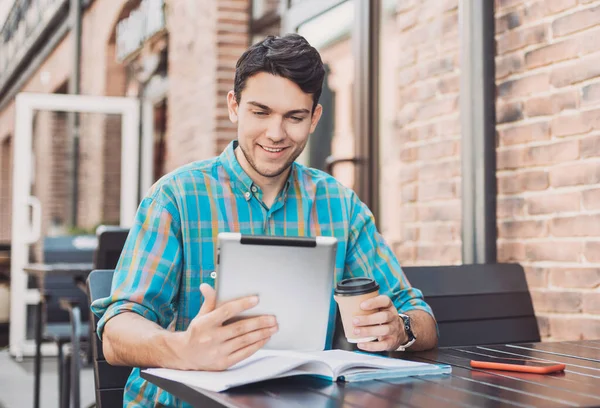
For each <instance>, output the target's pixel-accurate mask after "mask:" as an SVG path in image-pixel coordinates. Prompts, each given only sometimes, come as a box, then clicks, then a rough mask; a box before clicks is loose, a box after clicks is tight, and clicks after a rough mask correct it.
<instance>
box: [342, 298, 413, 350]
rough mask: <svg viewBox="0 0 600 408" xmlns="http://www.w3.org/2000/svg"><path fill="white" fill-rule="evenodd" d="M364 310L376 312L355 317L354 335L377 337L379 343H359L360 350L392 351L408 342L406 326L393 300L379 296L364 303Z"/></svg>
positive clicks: (362, 306)
mask: <svg viewBox="0 0 600 408" xmlns="http://www.w3.org/2000/svg"><path fill="white" fill-rule="evenodd" d="M360 306H361V309H362V310H366V311H369V310H371V311H376V312H375V313H372V314H370V315H367V316H355V317H354V320H353V323H354V333H355V334H359V335H360V337H377V339H378V340H379V341H374V342H369V343H358V348H360V349H361V350H365V351H373V352H377V351H392V350H396V349H397V348H398V347H399V346H400V345H402V344H405V343H406V342H407V341H408V336H407V335H406V332H405V331H404V326H403V325H402V321H401V319H400V316H398V311H397V310H396V307H395V306H394V304H393V303H392V300H391V299H390V298H389V297H388V296H386V295H379V296H377V297H374V298H372V299H369V300H366V301H364V302H363V303H362V304H361V305H360Z"/></svg>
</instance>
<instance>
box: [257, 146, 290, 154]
mask: <svg viewBox="0 0 600 408" xmlns="http://www.w3.org/2000/svg"><path fill="white" fill-rule="evenodd" d="M259 146H260V147H262V148H263V150H265V151H267V152H269V153H279V152H281V151H283V150H284V149H285V147H280V148H273V147H266V146H263V145H259Z"/></svg>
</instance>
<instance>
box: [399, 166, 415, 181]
mask: <svg viewBox="0 0 600 408" xmlns="http://www.w3.org/2000/svg"><path fill="white" fill-rule="evenodd" d="M418 174H419V173H418V168H417V166H406V165H405V166H402V168H401V170H400V183H401V184H406V183H412V182H413V181H416V180H417V178H418Z"/></svg>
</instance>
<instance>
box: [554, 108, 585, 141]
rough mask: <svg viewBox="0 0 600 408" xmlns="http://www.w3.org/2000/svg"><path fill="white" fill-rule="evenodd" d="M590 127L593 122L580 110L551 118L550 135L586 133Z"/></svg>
mask: <svg viewBox="0 0 600 408" xmlns="http://www.w3.org/2000/svg"><path fill="white" fill-rule="evenodd" d="M592 129H593V124H592V123H591V122H590V121H589V120H587V117H586V115H585V114H583V113H581V112H578V113H575V114H571V115H563V116H557V117H555V118H554V119H552V135H553V136H556V137H561V136H570V135H577V134H581V133H587V132H589V131H590V130H592Z"/></svg>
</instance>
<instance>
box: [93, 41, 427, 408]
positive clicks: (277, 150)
mask: <svg viewBox="0 0 600 408" xmlns="http://www.w3.org/2000/svg"><path fill="white" fill-rule="evenodd" d="M323 77H324V68H323V63H322V61H321V57H320V55H319V53H318V52H317V50H315V49H314V48H313V47H311V46H310V45H309V44H308V42H307V41H306V40H305V39H304V38H302V37H301V36H299V35H295V34H294V35H288V36H285V37H282V38H276V37H268V38H266V39H265V40H264V41H262V42H260V43H258V44H256V45H254V46H252V47H251V48H250V49H248V50H247V51H246V52H245V53H244V54H243V55H242V57H241V58H240V59H239V61H238V63H237V65H236V72H235V86H234V90H233V91H231V92H229V94H228V95H227V102H228V107H229V118H230V119H231V121H232V122H233V123H236V124H237V128H238V135H237V136H238V138H237V141H235V142H232V143H231V144H230V145H229V146H228V147H227V148H226V149H225V151H224V152H223V153H222V154H221V155H220V156H219V157H217V158H214V159H211V160H206V161H200V162H196V163H192V164H188V165H186V166H183V167H181V168H179V169H177V170H175V171H174V172H172V173H170V174H168V175H166V176H165V177H163V178H162V179H161V180H159V181H158V182H157V183H156V184H155V185H154V186H153V187H152V189H151V190H150V191H149V193H148V195H147V196H146V197H145V198H144V199H143V201H142V203H141V204H140V207H139V209H138V212H137V215H136V219H135V223H134V225H133V227H132V229H131V232H130V234H129V237H128V239H127V242H126V244H125V248H124V251H123V253H122V255H121V258H120V260H119V264H118V265H117V268H116V270H115V276H114V280H113V288H112V293H111V295H110V297H108V298H106V299H101V300H99V301H97V302H95V303H94V304H93V305H92V309H93V311H94V313H96V314H97V315H98V316H101V319H100V322H99V325H98V335H99V336H101V338H102V339H103V345H104V354H105V356H106V359H107V361H108V362H109V363H111V364H117V365H118V364H121V365H129V366H133V367H167V368H175V369H184V370H224V369H227V368H228V367H230V366H232V365H233V364H235V363H237V362H239V361H241V360H243V359H245V358H247V357H249V356H251V355H252V354H253V353H255V352H256V351H257V350H259V349H260V348H261V347H262V346H263V345H264V344H265V343H266V342H267V341H268V340H269V338H270V337H271V336H272V335H273V334H274V333H275V332H276V331H277V322H276V321H275V319H274V317H273V316H259V317H255V318H250V319H245V320H242V321H239V322H237V323H234V324H230V325H226V326H223V325H222V323H223V322H224V321H225V320H227V319H229V318H231V317H232V316H235V315H237V314H239V313H241V312H242V311H244V310H247V309H249V308H252V307H253V306H254V305H256V303H257V301H258V299H255V298H253V297H248V298H244V299H240V300H236V301H232V302H229V303H226V304H224V305H222V306H220V307H218V308H217V307H216V299H215V291H214V290H213V288H212V287H213V286H214V278H213V277H214V276H215V275H214V274H213V272H214V269H215V256H216V245H217V234H218V233H219V232H221V231H237V232H242V233H245V234H269V235H290V236H318V235H327V236H334V237H336V238H337V239H338V241H339V250H338V252H339V253H340V254H341V255H340V256H338V261H337V262H336V280H340V279H342V278H344V277H351V276H365V275H368V276H372V277H374V278H375V279H376V280H377V281H378V283H379V285H380V287H381V290H380V293H381V295H380V296H378V297H376V298H374V299H371V300H369V301H368V302H365V303H366V304H364V305H363V308H364V309H365V310H373V311H376V312H375V313H373V314H371V315H369V316H365V317H360V318H359V319H357V320H356V321H355V327H356V328H355V330H356V331H357V333H358V334H360V335H361V336H363V335H364V336H365V337H366V336H377V337H378V340H379V341H376V342H370V343H363V344H359V345H358V347H359V348H360V349H362V350H365V351H385V350H396V349H397V348H398V347H401V346H403V345H407V344H408V343H409V342H410V343H412V344H411V346H410V348H409V349H410V350H422V349H429V348H432V347H434V346H435V345H436V343H437V330H436V323H435V320H434V318H433V316H432V313H431V309H430V308H429V306H428V305H427V304H426V303H425V302H424V300H423V297H422V294H421V292H420V291H419V290H418V289H414V288H412V287H410V285H409V283H408V281H407V280H406V278H405V276H404V275H403V273H402V271H401V269H400V266H399V264H398V261H397V260H396V258H395V256H394V255H393V253H392V251H391V250H390V248H389V247H388V246H387V245H386V244H385V242H384V240H383V238H382V237H381V236H380V235H379V233H378V232H377V230H376V227H375V224H374V221H373V217H372V214H371V212H370V211H369V210H368V208H367V207H366V206H365V205H364V204H363V203H362V202H361V201H360V200H359V199H358V198H357V197H356V195H355V194H354V192H353V191H352V190H350V189H348V188H345V187H343V186H342V185H341V184H340V183H338V182H337V181H336V180H335V179H334V178H332V177H331V176H329V175H327V174H325V173H323V172H321V171H318V170H314V169H309V168H306V167H304V166H302V165H299V164H297V163H295V162H294V161H295V159H296V158H298V156H299V155H300V153H301V152H302V150H303V149H304V148H305V146H306V143H307V141H308V137H309V135H310V134H311V133H312V132H313V131H314V130H315V127H316V126H317V123H318V122H319V118H320V117H321V113H322V107H321V105H319V104H318V100H319V96H320V94H321V87H322V83H323ZM398 312H402V313H405V314H406V315H408V316H410V318H411V323H412V332H413V333H414V335H415V336H416V341H412V340H413V339H412V337H411V336H410V335H409V334H410V333H407V331H406V330H405V328H404V324H403V319H402V318H401V317H400V316H399V314H398ZM332 317H334V316H332ZM333 320H334V319H331V320H330V327H329V337H328V339H329V340H331V334H332V332H333V326H334V321H333ZM181 404H182V403H181V402H180V401H178V400H177V399H176V398H174V397H173V396H172V395H170V394H168V393H166V392H164V391H162V390H160V389H158V388H157V387H155V386H153V385H152V384H149V383H147V382H146V381H144V380H143V379H142V378H140V375H139V369H137V368H136V369H134V370H133V372H132V374H131V376H130V378H129V381H128V383H127V386H126V390H125V395H124V405H125V406H128V407H129V406H131V407H133V406H155V405H159V406H181Z"/></svg>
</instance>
